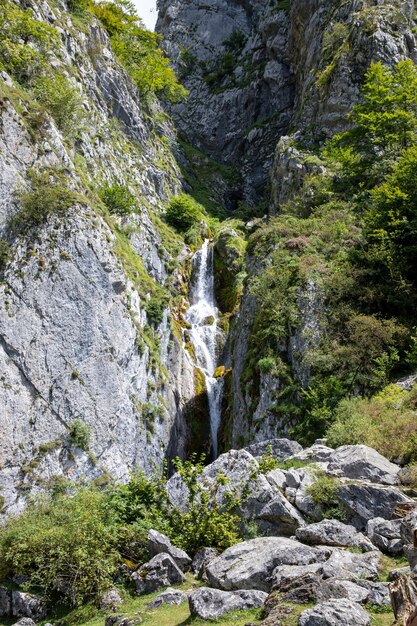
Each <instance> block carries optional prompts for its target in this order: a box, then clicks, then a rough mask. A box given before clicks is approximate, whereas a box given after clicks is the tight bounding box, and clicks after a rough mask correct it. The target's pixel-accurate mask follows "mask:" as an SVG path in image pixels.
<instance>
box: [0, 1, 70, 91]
mask: <svg viewBox="0 0 417 626" xmlns="http://www.w3.org/2000/svg"><path fill="white" fill-rule="evenodd" d="M58 41H59V38H58V32H57V30H56V29H55V28H53V27H52V26H49V25H48V24H45V23H43V22H40V21H38V20H37V19H35V18H34V16H33V11H31V10H27V11H23V10H22V9H21V8H19V7H18V6H16V4H14V3H13V2H9V0H0V69H5V70H6V71H7V72H9V73H10V74H11V75H12V76H14V77H15V78H16V80H17V81H19V82H27V81H29V80H30V79H32V78H33V77H35V76H36V75H38V74H40V73H41V72H42V70H43V69H44V68H45V67H46V65H47V54H48V52H49V51H51V50H53V49H54V47H55V46H56V45H57V43H58Z"/></svg>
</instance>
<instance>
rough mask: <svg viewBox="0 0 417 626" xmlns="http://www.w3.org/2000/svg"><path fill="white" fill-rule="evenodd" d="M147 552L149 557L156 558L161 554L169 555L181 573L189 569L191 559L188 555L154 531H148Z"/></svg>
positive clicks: (164, 536)
mask: <svg viewBox="0 0 417 626" xmlns="http://www.w3.org/2000/svg"><path fill="white" fill-rule="evenodd" d="M148 550H149V552H150V554H151V556H156V555H157V554H160V553H161V552H165V553H166V554H169V555H170V557H172V559H174V561H175V563H176V564H177V565H178V567H179V568H180V569H181V570H182V571H185V570H187V569H189V568H190V565H191V559H190V557H189V556H188V554H187V553H186V552H184V550H180V548H176V547H175V546H173V545H172V543H171V541H170V540H169V539H168V537H167V536H166V535H164V534H162V533H159V532H158V531H156V530H150V531H149V533H148Z"/></svg>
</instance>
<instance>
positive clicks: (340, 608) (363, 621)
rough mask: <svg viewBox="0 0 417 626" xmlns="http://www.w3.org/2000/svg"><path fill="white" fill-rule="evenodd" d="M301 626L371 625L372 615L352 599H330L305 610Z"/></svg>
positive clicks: (300, 620)
mask: <svg viewBox="0 0 417 626" xmlns="http://www.w3.org/2000/svg"><path fill="white" fill-rule="evenodd" d="M298 624H299V626H370V624H371V616H370V615H369V614H368V613H367V612H366V611H364V610H363V609H362V607H361V606H360V605H359V604H357V603H356V602H352V601H351V600H328V601H326V602H322V603H320V604H317V606H315V607H314V608H312V609H307V610H306V611H303V612H302V613H301V615H300V618H299V620H298Z"/></svg>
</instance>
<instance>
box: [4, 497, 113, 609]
mask: <svg viewBox="0 0 417 626" xmlns="http://www.w3.org/2000/svg"><path fill="white" fill-rule="evenodd" d="M112 524H113V519H112V512H111V510H109V508H108V507H107V506H106V498H105V496H104V495H103V494H99V493H98V492H96V491H93V490H80V491H78V492H77V493H76V494H75V495H74V496H58V497H57V498H56V499H55V500H52V499H46V500H43V501H41V502H40V503H38V504H37V505H31V506H30V507H29V508H28V509H27V510H26V511H25V512H24V513H23V514H22V515H20V516H19V517H17V518H12V519H10V520H9V522H8V523H7V525H6V526H4V527H3V528H1V529H0V564H1V574H2V575H3V576H6V575H8V576H10V575H16V576H25V577H27V582H26V583H25V587H26V588H29V589H37V590H38V591H40V593H41V594H42V595H43V596H44V597H45V598H46V599H47V600H54V599H56V598H58V597H60V598H61V599H62V600H63V601H64V602H65V603H69V604H71V605H74V606H78V605H80V604H82V603H83V602H87V601H89V600H94V599H98V598H99V596H100V595H101V594H102V593H103V592H104V591H105V590H106V589H107V588H108V587H109V586H110V585H111V580H112V576H113V574H114V573H115V570H116V565H117V558H118V557H117V553H116V551H115V549H114V532H113V530H112Z"/></svg>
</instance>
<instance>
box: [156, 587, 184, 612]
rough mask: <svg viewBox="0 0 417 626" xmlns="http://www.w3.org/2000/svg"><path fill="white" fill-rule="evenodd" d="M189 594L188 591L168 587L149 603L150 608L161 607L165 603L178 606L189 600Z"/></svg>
mask: <svg viewBox="0 0 417 626" xmlns="http://www.w3.org/2000/svg"><path fill="white" fill-rule="evenodd" d="M187 600H188V596H187V594H186V593H183V592H182V591H179V590H178V589H172V588H168V589H167V590H166V591H163V592H162V593H160V594H159V596H157V597H156V598H155V599H154V600H152V602H150V603H149V604H148V605H147V608H148V609H159V607H161V606H162V605H163V604H170V605H172V606H178V605H179V604H182V603H183V602H187Z"/></svg>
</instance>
